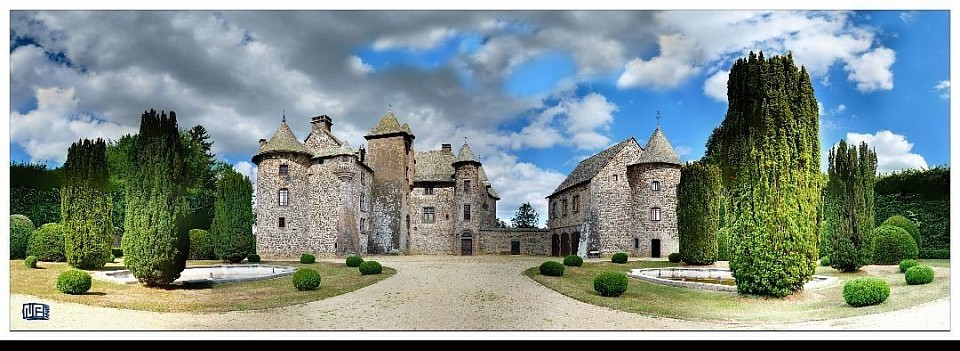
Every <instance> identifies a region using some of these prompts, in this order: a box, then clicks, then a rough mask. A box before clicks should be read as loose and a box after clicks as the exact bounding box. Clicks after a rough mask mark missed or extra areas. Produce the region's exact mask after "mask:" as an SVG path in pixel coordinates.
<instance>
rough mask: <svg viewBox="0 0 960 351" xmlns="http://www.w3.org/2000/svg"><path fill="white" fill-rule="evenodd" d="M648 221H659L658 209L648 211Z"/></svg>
mask: <svg viewBox="0 0 960 351" xmlns="http://www.w3.org/2000/svg"><path fill="white" fill-rule="evenodd" d="M650 220H651V221H659V220H660V208H659V207H654V208H651V209H650Z"/></svg>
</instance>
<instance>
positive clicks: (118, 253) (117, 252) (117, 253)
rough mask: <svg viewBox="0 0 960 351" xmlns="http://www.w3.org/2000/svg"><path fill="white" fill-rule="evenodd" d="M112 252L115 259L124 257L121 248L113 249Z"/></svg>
mask: <svg viewBox="0 0 960 351" xmlns="http://www.w3.org/2000/svg"><path fill="white" fill-rule="evenodd" d="M110 252H111V253H113V257H116V258H120V257H123V249H121V248H119V247H115V248H113V249H111V250H110Z"/></svg>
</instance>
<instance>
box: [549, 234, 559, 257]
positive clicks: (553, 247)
mask: <svg viewBox="0 0 960 351" xmlns="http://www.w3.org/2000/svg"><path fill="white" fill-rule="evenodd" d="M550 256H560V236H559V235H557V234H553V236H552V237H551V238H550Z"/></svg>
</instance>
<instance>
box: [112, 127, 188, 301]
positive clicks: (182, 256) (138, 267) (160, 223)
mask: <svg viewBox="0 0 960 351" xmlns="http://www.w3.org/2000/svg"><path fill="white" fill-rule="evenodd" d="M134 156H135V157H134V158H133V159H136V160H137V162H136V163H133V164H132V165H131V166H132V167H131V169H130V177H129V178H128V179H127V180H126V183H127V185H126V191H125V197H126V205H127V206H126V215H125V217H124V235H123V240H122V246H123V256H124V263H125V264H126V265H127V268H129V269H130V272H131V273H133V275H134V276H135V277H137V280H139V281H140V282H141V283H143V284H146V285H147V286H159V285H167V284H170V283H172V282H173V281H174V280H176V279H177V278H178V277H180V272H182V271H183V269H184V268H186V263H187V255H188V254H189V247H190V238H189V236H188V235H187V229H189V228H186V227H185V226H183V225H181V223H182V222H183V217H184V214H185V212H186V209H187V204H186V201H185V199H184V193H185V192H186V184H187V179H186V170H185V165H184V158H185V155H184V148H183V147H182V145H181V139H180V133H179V130H178V128H177V116H176V113H174V112H173V111H170V115H169V117H168V116H167V114H165V113H163V112H161V113H159V114H158V113H157V112H156V111H154V110H152V109H151V110H150V111H147V112H144V113H143V115H142V116H141V120H140V132H139V137H138V140H137V143H136V148H135V152H134Z"/></svg>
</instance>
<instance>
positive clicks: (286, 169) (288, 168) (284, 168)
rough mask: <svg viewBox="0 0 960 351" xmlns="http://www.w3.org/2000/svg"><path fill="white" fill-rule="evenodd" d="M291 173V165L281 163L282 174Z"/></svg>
mask: <svg viewBox="0 0 960 351" xmlns="http://www.w3.org/2000/svg"><path fill="white" fill-rule="evenodd" d="M287 174H290V166H287V165H280V175H287Z"/></svg>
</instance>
